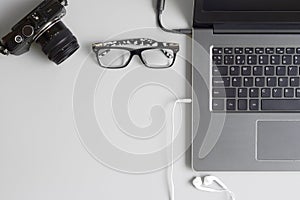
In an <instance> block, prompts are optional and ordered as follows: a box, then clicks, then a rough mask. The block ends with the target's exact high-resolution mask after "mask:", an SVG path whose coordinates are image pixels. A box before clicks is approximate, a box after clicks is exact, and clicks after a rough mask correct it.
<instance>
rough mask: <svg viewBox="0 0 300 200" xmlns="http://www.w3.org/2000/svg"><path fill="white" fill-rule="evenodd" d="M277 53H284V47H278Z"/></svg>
mask: <svg viewBox="0 0 300 200" xmlns="http://www.w3.org/2000/svg"><path fill="white" fill-rule="evenodd" d="M276 54H284V48H276Z"/></svg>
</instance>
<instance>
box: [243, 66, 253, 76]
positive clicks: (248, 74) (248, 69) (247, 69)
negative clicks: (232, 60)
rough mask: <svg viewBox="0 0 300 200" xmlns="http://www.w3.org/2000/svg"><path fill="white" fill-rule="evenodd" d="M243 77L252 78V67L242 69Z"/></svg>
mask: <svg viewBox="0 0 300 200" xmlns="http://www.w3.org/2000/svg"><path fill="white" fill-rule="evenodd" d="M242 75H243V76H250V75H251V67H250V66H244V67H242Z"/></svg>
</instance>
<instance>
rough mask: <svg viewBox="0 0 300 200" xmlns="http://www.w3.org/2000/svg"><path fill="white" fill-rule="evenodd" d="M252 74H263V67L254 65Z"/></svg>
mask: <svg viewBox="0 0 300 200" xmlns="http://www.w3.org/2000/svg"><path fill="white" fill-rule="evenodd" d="M253 75H254V76H262V75H263V67H262V66H254V67H253Z"/></svg>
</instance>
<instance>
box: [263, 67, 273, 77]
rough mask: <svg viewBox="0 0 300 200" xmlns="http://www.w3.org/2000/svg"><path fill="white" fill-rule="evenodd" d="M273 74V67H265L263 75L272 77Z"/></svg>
mask: <svg viewBox="0 0 300 200" xmlns="http://www.w3.org/2000/svg"><path fill="white" fill-rule="evenodd" d="M274 74H275V68H274V66H266V67H265V75H266V76H274Z"/></svg>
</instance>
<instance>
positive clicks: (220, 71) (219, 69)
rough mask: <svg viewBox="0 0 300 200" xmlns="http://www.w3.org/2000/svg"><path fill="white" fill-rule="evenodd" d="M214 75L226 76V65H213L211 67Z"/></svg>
mask: <svg viewBox="0 0 300 200" xmlns="http://www.w3.org/2000/svg"><path fill="white" fill-rule="evenodd" d="M213 75H214V76H227V75H228V66H214V67H213Z"/></svg>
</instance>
